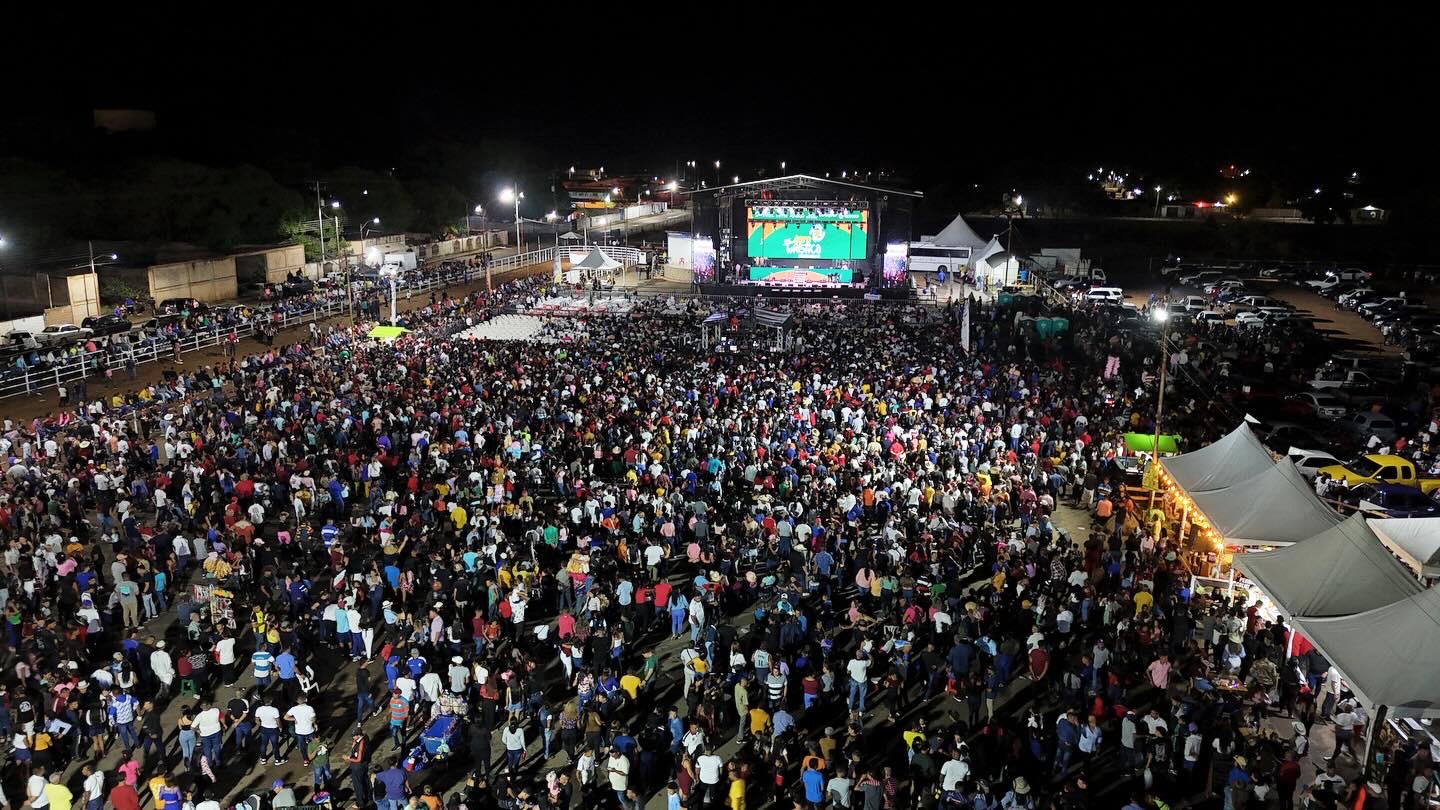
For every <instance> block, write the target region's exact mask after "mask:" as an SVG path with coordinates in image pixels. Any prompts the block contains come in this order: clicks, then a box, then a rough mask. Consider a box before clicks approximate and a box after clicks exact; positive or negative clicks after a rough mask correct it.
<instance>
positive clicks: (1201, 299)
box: [1170, 295, 1210, 313]
mask: <svg viewBox="0 0 1440 810" xmlns="http://www.w3.org/2000/svg"><path fill="white" fill-rule="evenodd" d="M1209 308H1210V301H1209V299H1207V298H1206V297H1205V296H1203V295H1186V296H1183V297H1181V299H1180V300H1179V301H1176V302H1175V303H1173V304H1171V305H1170V309H1171V311H1172V312H1191V313H1195V312H1204V311H1205V310H1207V309H1209Z"/></svg>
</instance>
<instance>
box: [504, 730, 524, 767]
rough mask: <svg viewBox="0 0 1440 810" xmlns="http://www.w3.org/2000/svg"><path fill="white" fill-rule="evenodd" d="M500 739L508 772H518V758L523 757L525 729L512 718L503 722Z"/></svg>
mask: <svg viewBox="0 0 1440 810" xmlns="http://www.w3.org/2000/svg"><path fill="white" fill-rule="evenodd" d="M500 740H501V742H503V743H504V744H505V764H506V766H507V767H508V769H509V771H510V773H512V774H514V773H518V772H519V770H520V760H521V759H523V758H524V757H525V729H523V728H521V727H520V724H519V723H517V722H516V721H514V720H511V721H510V722H509V723H507V724H505V728H504V729H503V730H501V732H500Z"/></svg>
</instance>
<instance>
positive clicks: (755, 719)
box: [750, 706, 770, 738]
mask: <svg viewBox="0 0 1440 810" xmlns="http://www.w3.org/2000/svg"><path fill="white" fill-rule="evenodd" d="M769 729H770V712H767V711H765V710H764V709H763V708H761V707H759V706H752V707H750V736H752V737H757V738H763V735H764V734H765V733H766V732H767V731H768V730H769Z"/></svg>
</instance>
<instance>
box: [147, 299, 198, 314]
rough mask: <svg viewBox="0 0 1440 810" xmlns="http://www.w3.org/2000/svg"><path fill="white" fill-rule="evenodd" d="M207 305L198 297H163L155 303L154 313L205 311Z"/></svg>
mask: <svg viewBox="0 0 1440 810" xmlns="http://www.w3.org/2000/svg"><path fill="white" fill-rule="evenodd" d="M209 309H210V307H209V305H207V304H206V303H205V302H203V301H201V300H199V299H198V298H165V299H163V300H161V301H160V303H158V304H156V305H155V313H156V314H157V315H163V314H167V313H180V312H206V311H208V310H209Z"/></svg>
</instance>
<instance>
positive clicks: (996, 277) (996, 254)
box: [974, 236, 1020, 284]
mask: <svg viewBox="0 0 1440 810" xmlns="http://www.w3.org/2000/svg"><path fill="white" fill-rule="evenodd" d="M974 267H975V273H976V274H977V275H982V276H985V277H987V278H989V279H990V280H991V282H992V283H995V284H1009V283H1011V282H1013V281H1014V280H1015V279H1016V278H1017V277H1018V275H1019V270H1020V263H1019V262H1018V261H1016V260H1015V257H1014V256H1011V255H1010V253H1009V252H1007V251H1006V250H1005V247H1004V246H1003V245H1001V244H1000V237H998V236H996V237H991V238H990V243H989V244H987V245H986V246H985V247H984V248H983V249H982V250H981V251H980V254H979V255H978V256H976V258H975V261H974Z"/></svg>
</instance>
